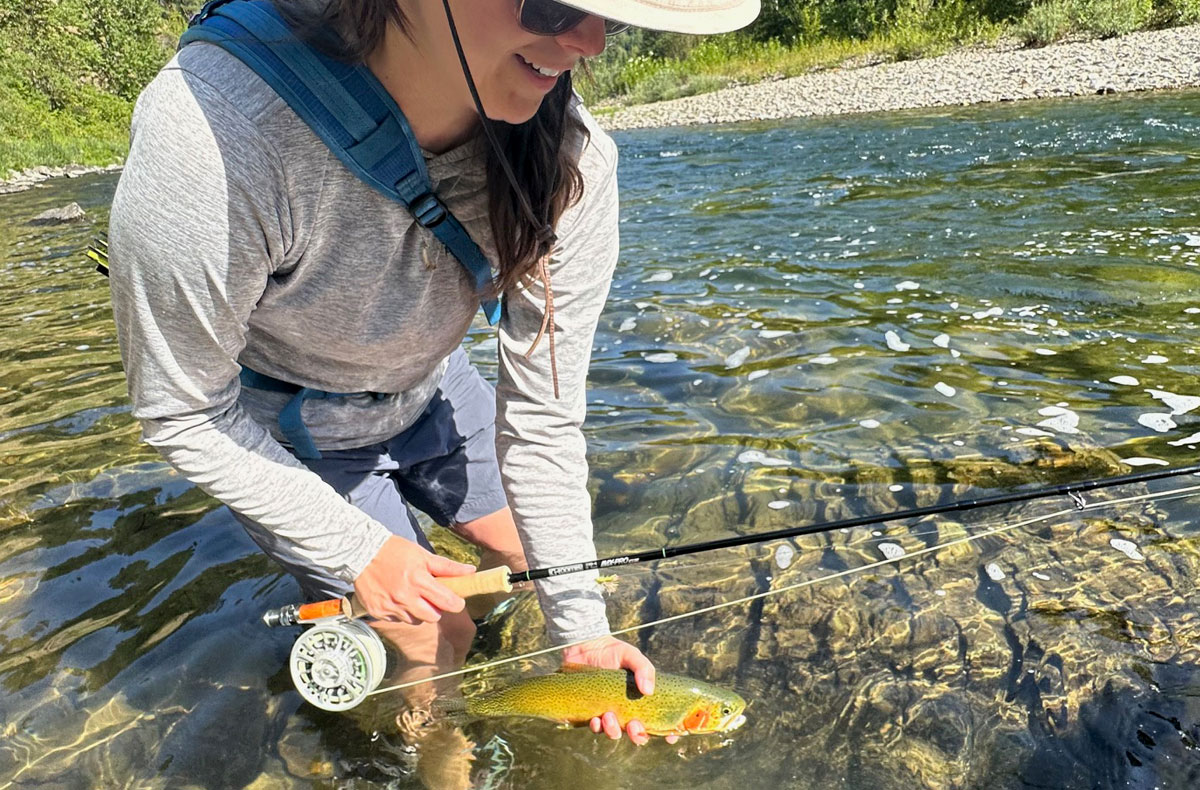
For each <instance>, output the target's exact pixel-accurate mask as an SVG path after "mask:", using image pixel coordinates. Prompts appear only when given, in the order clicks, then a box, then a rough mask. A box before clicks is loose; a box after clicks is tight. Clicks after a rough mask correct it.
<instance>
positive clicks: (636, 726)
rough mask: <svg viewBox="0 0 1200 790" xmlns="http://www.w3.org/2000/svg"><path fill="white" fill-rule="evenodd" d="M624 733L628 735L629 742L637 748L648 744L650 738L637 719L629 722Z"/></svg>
mask: <svg viewBox="0 0 1200 790" xmlns="http://www.w3.org/2000/svg"><path fill="white" fill-rule="evenodd" d="M625 732H627V733H629V740H631V741H633V742H634V743H636V744H637V745H638V746H645V745H646V744H647V743H649V742H650V736H649V735H648V734H646V728H645V727H644V726H643V725H642V723H641V722H640V721H638V720H637V719H634V720H633V721H631V722H629V724H628V725H627V726H626V727H625Z"/></svg>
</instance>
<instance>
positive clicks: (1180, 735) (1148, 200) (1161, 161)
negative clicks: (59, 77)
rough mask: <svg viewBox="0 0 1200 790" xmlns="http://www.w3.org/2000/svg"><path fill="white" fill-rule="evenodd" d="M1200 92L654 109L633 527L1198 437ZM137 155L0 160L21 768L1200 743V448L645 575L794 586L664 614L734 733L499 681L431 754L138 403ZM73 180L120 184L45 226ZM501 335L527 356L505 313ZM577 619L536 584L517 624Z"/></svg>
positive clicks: (488, 347) (640, 262)
mask: <svg viewBox="0 0 1200 790" xmlns="http://www.w3.org/2000/svg"><path fill="white" fill-rule="evenodd" d="M1198 114H1200V94H1196V93H1169V94H1158V95H1140V96H1122V97H1102V98H1097V99H1086V100H1072V101H1058V102H1053V103H1022V104H1016V105H1003V106H992V107H976V108H954V109H941V110H936V111H922V112H905V113H895V114H887V115H871V116H855V117H843V118H836V119H817V120H804V121H793V122H787V123H779V124H760V125H741V126H734V127H713V128H692V129H664V130H654V131H643V132H637V133H622V134H619V135H616V137H617V139H618V143H619V144H620V147H621V151H622V160H621V170H620V179H621V185H622V201H623V203H622V221H621V236H622V258H621V262H620V265H619V267H618V270H617V275H616V279H615V281H614V283H613V287H612V291H611V295H610V299H609V305H608V308H607V310H606V311H605V312H604V314H603V315H602V316H601V319H600V325H599V327H598V331H597V334H596V338H595V347H594V355H593V367H592V373H591V389H590V391H589V393H588V422H587V425H586V426H585V433H586V436H587V439H588V442H589V449H590V459H591V471H592V483H591V486H592V488H591V490H592V493H593V496H594V501H595V514H596V522H595V523H596V541H597V546H598V550H599V552H600V554H601V556H604V555H608V554H617V553H624V552H632V551H639V550H644V549H649V548H657V547H659V546H663V545H677V544H681V543H690V542H694V541H701V540H711V539H718V538H724V537H729V536H732V535H735V534H750V533H754V532H762V531H767V530H775V529H782V528H784V527H787V526H791V525H798V524H809V523H815V522H821V521H827V520H834V519H840V518H848V517H852V516H861V515H864V514H869V513H887V512H891V511H895V510H899V509H906V508H913V507H920V506H925V505H931V504H936V503H940V502H947V501H951V500H954V499H960V498H967V497H979V496H988V495H992V494H996V493H1000V492H1003V491H1008V490H1011V489H1014V488H1017V487H1021V486H1030V485H1036V484H1052V483H1062V482H1067V481H1073V480H1083V479H1090V478H1095V477H1104V476H1112V475H1118V474H1125V473H1129V472H1132V471H1136V470H1137V468H1139V467H1146V468H1149V469H1154V468H1157V467H1159V466H1161V465H1164V464H1169V465H1184V464H1188V463H1191V462H1192V461H1194V459H1195V450H1196V447H1197V446H1200V425H1198V424H1197V415H1198V414H1200V384H1198V383H1197V382H1200V377H1198V376H1197V372H1198V370H1197V356H1196V353H1197V346H1196V344H1195V343H1194V342H1193V338H1194V337H1195V336H1196V333H1197V323H1198V317H1200V287H1198V286H1200V271H1198V269H1197V264H1198V263H1200V232H1198V227H1200V222H1198V221H1197V213H1198V209H1200V205H1198V203H1197V197H1196V196H1197V195H1198V194H1200V154H1198V153H1197V149H1196V146H1195V140H1196V137H1197V134H1198V133H1200V117H1198ZM114 186H115V178H114V177H113V176H95V177H87V178H82V179H78V180H71V181H59V182H53V183H50V184H48V185H47V186H46V187H45V188H41V189H35V190H32V191H30V192H27V193H22V194H17V195H9V196H3V197H0V204H3V208H4V210H3V212H0V217H3V219H2V220H0V250H2V254H3V257H2V258H0V284H3V288H2V289H0V331H2V332H3V337H4V342H3V343H2V344H0V459H2V461H3V464H2V466H0V469H2V471H0V612H3V615H4V617H3V620H2V621H0V644H2V645H3V650H0V683H2V684H3V690H4V694H3V701H0V726H2V727H3V731H4V735H5V737H4V738H3V739H0V786H7V785H8V783H11V786H16V787H35V786H37V787H43V786H52V787H91V786H126V785H137V786H146V787H180V786H200V787H207V788H214V787H247V786H254V787H267V786H270V787H311V786H322V787H327V786H345V785H353V786H355V787H396V788H418V787H428V786H432V787H455V786H467V785H466V784H463V782H466V781H468V780H467V777H469V783H470V784H473V786H476V787H488V788H516V787H522V788H524V787H546V788H561V787H574V786H580V787H583V786H594V787H632V786H648V787H664V788H669V787H687V788H697V787H708V788H744V787H747V786H762V787H787V788H792V787H795V788H807V787H831V786H838V787H844V788H869V789H870V790H891V789H892V788H895V789H896V790H900V788H906V789H907V788H916V787H921V788H926V787H927V788H959V787H982V786H987V787H991V788H1021V787H1056V788H1076V787H1078V788H1092V787H1126V786H1137V787H1153V786H1156V785H1157V786H1162V787H1188V786H1195V784H1196V782H1197V781H1198V780H1200V752H1198V751H1197V743H1198V742H1200V675H1198V674H1197V672H1196V666H1197V662H1198V661H1200V652H1198V651H1200V642H1198V640H1197V637H1198V636H1200V623H1198V620H1197V617H1196V609H1197V597H1198V595H1197V593H1196V583H1197V580H1198V579H1200V553H1198V552H1197V537H1196V527H1195V524H1196V523H1197V516H1198V515H1200V514H1198V513H1197V508H1196V505H1195V502H1194V501H1193V499H1192V498H1189V497H1180V498H1171V499H1155V500H1151V501H1120V502H1117V501H1116V500H1126V499H1128V498H1129V497H1134V496H1137V495H1140V494H1145V493H1147V492H1165V491H1168V490H1170V489H1172V488H1175V487H1179V486H1182V485H1184V484H1188V485H1191V484H1194V482H1195V481H1194V480H1193V479H1192V478H1187V479H1185V480H1174V481H1160V482H1158V483H1155V484H1153V485H1150V486H1126V487H1122V488H1120V489H1114V490H1112V491H1109V492H1103V493H1097V494H1095V495H1092V496H1091V497H1090V499H1089V501H1091V502H1114V504H1112V505H1111V506H1106V507H1103V508H1099V509H1094V510H1089V511H1087V512H1079V513H1076V512H1073V505H1072V504H1071V502H1070V501H1059V500H1055V501H1045V502H1034V503H1026V504H1023V505H1020V506H1013V507H1010V508H994V509H988V510H986V511H984V512H980V513H975V514H962V515H961V516H959V515H953V516H946V517H940V518H936V519H925V520H922V521H919V522H912V523H897V524H890V525H887V526H879V527H875V528H855V529H853V530H844V531H838V532H834V533H831V534H828V535H821V536H809V537H805V538H800V539H796V540H795V541H789V542H784V543H781V544H772V545H762V546H751V547H748V548H744V549H738V550H726V551H722V552H717V553H714V554H711V555H697V556H695V557H692V558H685V559H681V560H678V561H673V562H663V563H660V564H658V565H657V567H651V566H639V567H637V568H629V569H625V570H624V571H623V572H621V573H618V574H616V577H615V578H614V579H611V580H608V581H606V585H607V586H608V587H609V588H610V593H609V600H610V607H609V611H610V617H611V621H612V625H613V627H614V628H618V627H626V626H632V625H636V624H638V623H642V622H646V621H649V620H656V619H660V618H667V617H671V616H673V615H676V614H683V613H686V612H690V611H694V610H697V609H699V608H702V607H706V606H712V605H717V604H720V603H721V602H723V601H729V600H733V599H737V598H741V597H749V596H754V595H756V594H759V593H761V592H763V591H767V590H771V589H776V588H780V587H785V586H789V587H793V589H791V590H789V591H788V592H786V593H783V594H779V595H773V596H769V597H766V598H757V599H755V600H753V601H749V602H747V603H745V604H742V605H739V606H737V607H731V608H728V609H723V610H719V611H715V612H711V613H706V614H703V615H700V616H697V617H694V618H689V619H684V620H678V621H673V622H669V623H666V624H663V625H660V626H656V627H654V628H650V629H645V630H643V631H639V632H636V633H634V634H632V635H631V636H630V638H631V639H632V640H633V641H635V642H636V643H637V644H639V646H640V647H642V649H643V650H645V651H646V652H647V654H648V655H649V656H650V657H651V658H652V659H654V660H655V661H656V663H657V665H658V666H659V668H660V670H661V671H667V672H672V673H677V674H687V675H691V676H694V677H697V678H704V679H707V680H709V681H710V682H713V683H716V684H718V685H723V686H727V687H729V688H733V689H735V690H737V691H738V692H739V693H740V694H742V696H744V697H746V698H747V699H748V700H750V705H749V707H748V708H747V711H746V716H747V723H746V725H745V726H743V727H742V728H741V729H739V730H737V731H736V732H734V733H731V734H729V735H727V736H703V737H695V738H689V739H684V741H682V742H681V743H680V744H678V745H676V746H668V745H666V744H664V743H662V742H656V743H654V744H652V745H651V746H649V747H647V748H645V749H641V750H635V749H632V748H629V747H628V744H616V745H614V744H611V743H609V742H608V741H607V740H605V739H600V738H594V737H592V736H590V735H589V734H587V733H583V732H575V731H563V730H558V729H555V728H554V727H553V725H551V724H549V723H546V722H540V721H528V720H510V721H501V720H494V721H483V722H475V723H471V724H468V725H466V726H465V728H464V729H463V730H461V731H459V730H455V729H452V728H451V729H447V730H443V731H439V732H438V734H437V735H436V736H430V737H429V738H428V739H427V740H426V741H425V742H424V743H422V745H421V747H420V748H419V749H417V750H416V752H417V753H419V755H420V756H418V754H415V753H414V750H413V749H411V748H409V747H408V746H407V745H406V744H405V743H404V742H403V741H402V739H401V738H400V737H399V735H398V734H397V732H396V725H395V723H394V719H395V715H396V713H397V710H398V706H399V703H398V702H397V701H396V698H394V697H387V696H386V695H380V696H379V697H376V698H374V699H373V700H372V701H371V702H370V703H369V704H367V705H364V706H363V707H362V708H361V709H359V710H356V711H354V712H352V713H349V714H330V713H322V712H320V711H317V710H315V709H313V708H311V707H309V706H307V705H303V704H302V703H301V702H300V700H299V697H298V695H297V694H296V693H295V692H294V691H293V690H291V687H290V680H289V678H288V675H287V669H286V666H285V664H286V658H287V654H288V650H289V648H290V644H291V641H292V640H293V639H294V637H295V632H287V631H285V630H275V631H269V630H267V629H265V628H264V627H263V626H262V624H261V623H260V622H259V617H260V615H261V613H262V612H263V610H265V609H267V608H269V607H272V606H278V605H281V604H284V603H289V602H292V601H294V600H296V599H297V598H298V596H299V592H298V590H297V588H296V585H295V584H294V583H293V582H292V581H291V580H290V579H289V578H287V577H284V576H281V575H280V574H279V573H278V572H277V571H276V570H275V569H274V568H273V567H271V566H270V564H269V563H268V562H267V561H266V560H265V559H263V558H262V557H261V556H260V555H259V554H258V553H257V552H256V550H255V549H254V547H253V544H251V543H250V541H249V540H248V539H247V538H246V537H245V535H244V534H243V533H242V532H241V530H240V528H238V527H237V525H236V522H234V520H233V519H232V517H231V516H230V515H229V514H228V512H226V511H225V510H224V509H223V508H220V507H218V506H216V505H215V504H214V503H213V501H212V500H210V499H208V498H207V497H206V496H204V495H203V494H201V493H200V492H198V491H197V490H196V489H194V488H193V487H191V486H190V485H189V484H187V483H186V482H185V481H183V480H181V479H180V478H179V477H178V476H176V475H175V474H174V473H172V472H171V471H170V470H169V469H168V468H167V467H166V466H165V465H164V464H163V463H162V462H161V461H160V460H158V458H157V456H156V455H155V454H154V453H153V452H152V451H150V450H149V449H148V448H146V447H144V446H142V445H141V444H140V443H139V431H138V428H137V426H136V425H135V423H134V421H133V420H132V419H131V418H130V416H129V411H128V404H127V401H126V399H125V394H124V382H123V375H122V373H121V368H120V360H119V355H118V349H117V346H116V340H115V330H114V328H113V325H112V320H111V311H110V309H109V307H108V295H107V291H106V285H105V282H104V281H103V280H102V279H101V278H99V277H98V276H95V275H93V274H91V273H90V271H89V266H88V264H86V263H84V262H83V258H82V253H83V250H84V248H85V247H86V245H87V242H88V239H89V237H90V236H91V235H92V233H94V232H95V231H97V230H99V229H102V228H103V227H104V225H105V222H106V220H107V211H108V208H107V206H108V203H109V201H110V200H111V196H112V191H113V188H114ZM70 201H77V202H79V203H80V204H81V205H82V206H83V207H84V208H85V209H86V210H87V211H88V213H89V219H88V220H87V221H85V222H84V223H83V224H77V225H67V226H59V227H49V228H46V227H35V226H31V225H28V224H27V221H28V220H29V219H30V218H32V217H33V216H34V215H36V214H37V213H38V212H40V211H42V210H45V209H46V208H52V207H57V206H60V205H63V204H66V203H68V202H70ZM467 346H468V348H469V350H470V352H471V354H472V358H473V360H474V361H475V362H476V364H478V365H479V367H480V368H481V369H482V370H483V371H484V373H485V374H486V375H489V376H491V375H494V371H495V349H496V345H495V340H494V336H493V334H492V333H491V332H490V331H489V330H488V329H487V328H486V327H483V326H477V327H476V328H475V329H473V330H472V333H471V335H470V337H469V338H468V341H467ZM1005 525H1019V526H1016V527H1014V528H1012V529H1008V530H1005V531H997V532H995V533H994V534H988V535H987V536H985V537H982V538H980V539H978V540H975V539H972V540H970V541H968V540H966V539H967V538H969V537H971V536H973V535H980V534H982V533H983V532H985V531H987V530H992V529H996V528H999V527H1004V526H1005ZM437 540H438V542H439V545H442V546H446V547H448V548H452V549H453V550H455V551H458V552H461V551H462V547H461V546H456V545H455V544H453V543H452V539H450V538H447V537H446V536H445V535H444V534H440V533H439V536H438V538H437ZM541 627H542V626H541V622H540V617H539V614H538V612H537V608H536V604H535V602H534V601H533V600H532V598H530V597H528V596H526V597H522V598H519V599H517V600H516V601H515V602H514V603H512V604H510V605H509V606H508V607H507V608H506V609H505V611H504V613H503V614H502V615H501V616H497V617H495V618H493V620H491V621H489V622H488V623H487V624H486V625H485V626H484V627H483V628H482V629H481V633H480V637H479V639H478V641H477V652H476V658H475V659H473V660H483V659H485V658H494V657H499V656H503V655H512V654H515V653H517V652H519V651H521V650H526V649H531V648H535V647H540V646H542V645H543V644H544V643H543V641H542V637H541ZM553 667H554V663H553V662H552V661H540V662H539V661H531V662H523V663H522V664H520V665H519V666H518V667H515V668H510V670H504V669H500V670H496V671H492V672H488V673H486V674H484V675H480V676H474V677H469V678H468V679H467V680H466V687H467V690H468V691H470V690H474V689H479V688H485V687H493V686H496V685H501V684H503V683H505V682H511V681H512V680H514V679H515V678H516V677H519V676H520V674H521V673H523V672H529V671H549V670H551V669H553ZM428 754H440V755H443V756H444V757H445V758H446V759H441V760H430V759H427V758H425V755H428ZM455 755H457V757H456V756H455ZM468 755H469V756H470V757H471V758H472V759H466V756H468ZM747 777H753V778H754V779H753V780H752V781H751V782H750V784H748V780H747Z"/></svg>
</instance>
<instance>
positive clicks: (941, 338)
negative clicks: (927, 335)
mask: <svg viewBox="0 0 1200 790" xmlns="http://www.w3.org/2000/svg"><path fill="white" fill-rule="evenodd" d="M933 344H934V345H935V346H937V347H938V348H950V335H947V334H946V333H945V332H943V333H942V334H940V335H938V336H937V337H935V338H934V339H933Z"/></svg>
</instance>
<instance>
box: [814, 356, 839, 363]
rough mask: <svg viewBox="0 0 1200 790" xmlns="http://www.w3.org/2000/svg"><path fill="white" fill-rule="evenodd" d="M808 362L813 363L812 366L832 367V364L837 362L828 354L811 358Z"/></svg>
mask: <svg viewBox="0 0 1200 790" xmlns="http://www.w3.org/2000/svg"><path fill="white" fill-rule="evenodd" d="M809 362H811V363H813V364H814V365H832V364H833V363H834V362H837V357H832V356H829V355H828V354H822V355H821V356H819V357H813V358H812V359H810V360H809Z"/></svg>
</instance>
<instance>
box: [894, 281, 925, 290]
mask: <svg viewBox="0 0 1200 790" xmlns="http://www.w3.org/2000/svg"><path fill="white" fill-rule="evenodd" d="M920 287H921V284H920V283H915V282H913V281H912V280H905V281H904V282H901V283H896V290H897V291H915V290H917V289H918V288H920Z"/></svg>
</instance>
